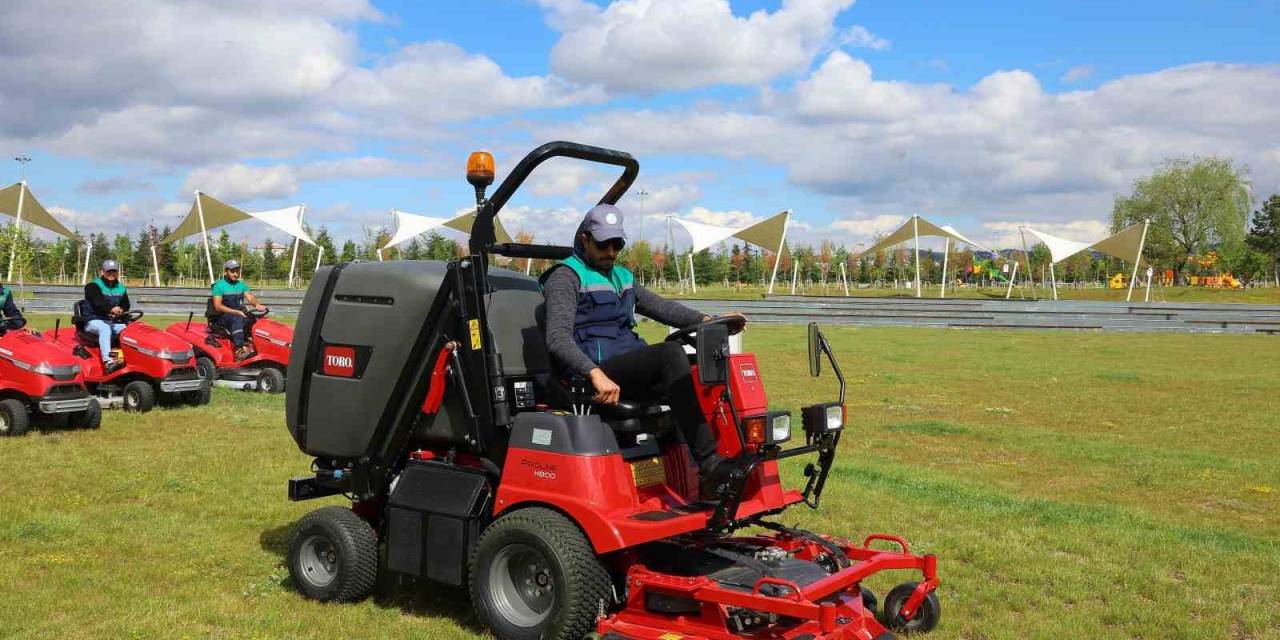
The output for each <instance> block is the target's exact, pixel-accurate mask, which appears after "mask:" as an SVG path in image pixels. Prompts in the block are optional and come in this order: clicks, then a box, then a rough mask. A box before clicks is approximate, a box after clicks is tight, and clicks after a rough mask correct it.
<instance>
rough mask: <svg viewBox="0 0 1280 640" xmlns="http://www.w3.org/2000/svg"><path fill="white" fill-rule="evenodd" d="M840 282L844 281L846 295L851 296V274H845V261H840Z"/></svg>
mask: <svg viewBox="0 0 1280 640" xmlns="http://www.w3.org/2000/svg"><path fill="white" fill-rule="evenodd" d="M840 282H843V283H844V297H846V298H847V297H849V276H848V275H846V274H845V270H844V263H843V262H841V263H840Z"/></svg>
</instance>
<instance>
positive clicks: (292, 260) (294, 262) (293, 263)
mask: <svg viewBox="0 0 1280 640" xmlns="http://www.w3.org/2000/svg"><path fill="white" fill-rule="evenodd" d="M305 215H307V205H305V204H304V205H302V208H301V209H299V210H298V226H300V227H301V226H302V217H303V216H305ZM300 244H302V238H299V237H298V236H294V237H293V255H292V256H290V257H289V282H288V283H287V284H285V288H286V289H292V288H293V274H294V271H295V270H296V269H297V266H298V248H299V246H298V245H300Z"/></svg>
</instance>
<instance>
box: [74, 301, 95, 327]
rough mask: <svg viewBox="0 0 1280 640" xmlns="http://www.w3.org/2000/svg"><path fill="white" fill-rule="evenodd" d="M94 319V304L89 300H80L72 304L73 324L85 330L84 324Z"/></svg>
mask: <svg viewBox="0 0 1280 640" xmlns="http://www.w3.org/2000/svg"><path fill="white" fill-rule="evenodd" d="M92 319H93V306H92V305H90V304H89V301H88V300H79V301H77V302H76V303H75V304H73V305H71V324H73V325H75V327H76V329H78V330H80V331H84V326H85V325H86V324H89V321H90V320H92Z"/></svg>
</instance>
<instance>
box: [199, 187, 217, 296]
mask: <svg viewBox="0 0 1280 640" xmlns="http://www.w3.org/2000/svg"><path fill="white" fill-rule="evenodd" d="M196 214H197V215H198V216H199V217H200V237H201V238H204V262H205V264H206V265H208V266H209V283H210V284H213V282H214V280H216V279H217V278H214V277H213V253H212V252H211V251H209V230H208V229H206V228H205V226H204V206H202V205H201V204H200V192H199V191H197V192H196Z"/></svg>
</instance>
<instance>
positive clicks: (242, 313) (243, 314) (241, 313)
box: [236, 309, 249, 320]
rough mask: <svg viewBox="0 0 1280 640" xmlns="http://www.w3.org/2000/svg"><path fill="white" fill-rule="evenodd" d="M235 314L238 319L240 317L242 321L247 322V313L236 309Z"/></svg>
mask: <svg viewBox="0 0 1280 640" xmlns="http://www.w3.org/2000/svg"><path fill="white" fill-rule="evenodd" d="M236 313H238V314H240V317H241V318H244V319H246V320H248V319H249V314H248V313H245V312H244V311H241V310H239V309H236Z"/></svg>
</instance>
